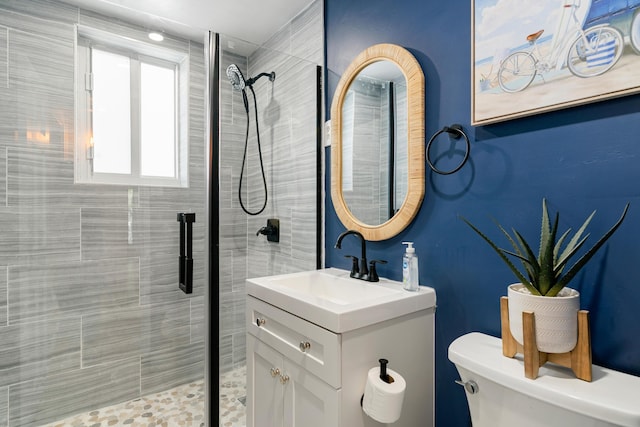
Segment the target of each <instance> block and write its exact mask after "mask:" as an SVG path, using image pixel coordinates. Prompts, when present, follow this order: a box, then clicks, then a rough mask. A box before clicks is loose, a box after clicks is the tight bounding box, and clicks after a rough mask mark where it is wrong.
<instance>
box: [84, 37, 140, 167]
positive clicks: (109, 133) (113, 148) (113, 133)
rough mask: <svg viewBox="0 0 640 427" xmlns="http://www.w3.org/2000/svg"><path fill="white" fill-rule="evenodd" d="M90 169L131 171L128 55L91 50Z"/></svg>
mask: <svg viewBox="0 0 640 427" xmlns="http://www.w3.org/2000/svg"><path fill="white" fill-rule="evenodd" d="M91 62H92V74H93V91H92V107H93V114H92V122H93V123H92V125H93V126H92V128H93V147H94V152H93V170H94V172H97V173H118V174H130V173H131V109H130V105H131V100H130V99H131V96H130V92H131V89H130V83H129V81H130V77H129V76H130V64H129V58H128V57H126V56H122V55H117V54H114V53H111V52H105V51H101V50H98V49H93V52H92V58H91Z"/></svg>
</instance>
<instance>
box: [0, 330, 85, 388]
mask: <svg viewBox="0 0 640 427" xmlns="http://www.w3.org/2000/svg"><path fill="white" fill-rule="evenodd" d="M0 342H1V343H2V347H0V387H3V386H9V385H13V384H17V383H19V382H23V381H28V380H32V379H33V380H35V379H42V378H43V377H47V376H51V375H56V374H59V373H63V372H67V371H70V370H74V369H79V368H80V318H74V319H67V320H61V321H46V322H35V323H26V324H20V325H12V326H5V327H3V328H0Z"/></svg>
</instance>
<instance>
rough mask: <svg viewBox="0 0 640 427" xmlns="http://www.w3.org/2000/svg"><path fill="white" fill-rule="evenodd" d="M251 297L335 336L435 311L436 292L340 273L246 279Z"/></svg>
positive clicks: (425, 288) (327, 270) (332, 271)
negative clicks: (405, 287)
mask: <svg viewBox="0 0 640 427" xmlns="http://www.w3.org/2000/svg"><path fill="white" fill-rule="evenodd" d="M247 293H248V294H249V295H252V296H254V297H256V298H259V299H261V300H263V301H265V302H267V303H269V304H272V305H274V306H276V307H278V308H281V309H283V310H285V311H288V312H289V313H292V314H295V315H296V316H299V317H302V318H304V319H307V320H309V321H311V322H313V323H315V324H317V325H319V326H322V327H324V328H326V329H329V330H330V331H333V332H337V333H342V332H347V331H350V330H354V329H358V328H362V327H365V326H368V325H371V324H374V323H378V322H382V321H385V320H389V319H393V318H395V317H400V316H403V315H405V314H409V313H413V312H416V311H420V310H425V309H431V308H433V307H435V302H436V295H435V291H434V290H433V289H432V288H428V287H425V286H421V287H420V290H419V291H418V292H407V291H405V290H404V289H402V284H401V283H399V282H395V281H392V280H387V279H384V278H380V281H379V282H365V281H364V280H358V279H353V278H350V277H349V272H348V271H346V270H340V269H336V268H328V269H324V270H312V271H305V272H301V273H292V274H283V275H279V276H269V277H259V278H255V279H248V280H247Z"/></svg>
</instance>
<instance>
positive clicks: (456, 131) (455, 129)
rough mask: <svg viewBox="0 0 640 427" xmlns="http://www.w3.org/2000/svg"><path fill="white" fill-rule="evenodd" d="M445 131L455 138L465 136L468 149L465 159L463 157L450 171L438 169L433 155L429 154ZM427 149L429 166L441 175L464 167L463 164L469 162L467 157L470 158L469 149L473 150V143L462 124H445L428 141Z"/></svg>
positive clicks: (449, 173)
mask: <svg viewBox="0 0 640 427" xmlns="http://www.w3.org/2000/svg"><path fill="white" fill-rule="evenodd" d="M443 132H447V133H448V134H449V136H451V137H452V138H454V139H460V137H461V136H464V140H465V142H466V144H467V149H466V151H465V153H464V159H462V162H461V163H460V164H459V165H458V166H457V167H456V168H455V169H452V170H450V171H441V170H440V169H438V168H437V167H436V166H435V165H434V164H433V162H432V161H431V156H430V154H429V150H431V144H432V143H433V141H434V140H435V139H436V138H437V137H438V136H439V135H440V134H441V133H443ZM426 151H427V153H426V157H427V163H428V164H429V167H430V168H431V170H432V171H434V172H435V173H439V174H440V175H451V174H452V173H455V172H458V171H459V170H460V169H462V166H464V164H465V163H467V159H469V151H471V143H470V142H469V137H468V136H467V134H466V133H465V132H464V130H462V125H458V124H455V125H451V126H445V127H443V128H442V129H440V130H439V131H438V132H436V133H435V134H434V135H433V136H432V137H431V139H430V140H429V142H428V143H427V148H426Z"/></svg>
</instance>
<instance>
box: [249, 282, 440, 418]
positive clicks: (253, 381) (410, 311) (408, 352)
mask: <svg viewBox="0 0 640 427" xmlns="http://www.w3.org/2000/svg"><path fill="white" fill-rule="evenodd" d="M330 273H331V274H337V273H335V272H333V271H332V272H330ZM340 274H342V273H340ZM347 274H348V272H347ZM274 277H276V276H274ZM251 280H253V279H251ZM251 280H250V281H251ZM353 280H355V279H353ZM250 281H248V282H247V283H248V287H247V290H248V294H249V295H248V296H247V312H246V313H247V314H246V316H247V317H246V324H247V427H271V426H278V427H280V426H283V427H294V426H295V427H303V426H304V427H378V426H380V425H382V424H380V423H378V422H376V421H374V420H372V419H371V418H369V417H368V416H367V415H366V414H365V413H364V411H363V410H362V407H361V405H360V399H361V397H362V395H363V393H364V388H365V384H366V379H367V374H368V371H369V369H371V368H373V367H376V366H378V359H380V358H385V359H388V360H389V368H390V369H392V370H394V371H396V372H398V373H399V374H400V375H402V376H403V377H404V378H405V380H406V382H407V389H406V392H405V397H404V403H403V409H402V415H401V417H400V419H399V420H398V421H397V422H396V423H394V424H393V425H394V427H395V426H397V427H416V426H420V427H432V426H433V425H434V409H433V407H434V362H433V357H434V311H435V293H434V291H433V290H432V289H431V288H423V289H421V292H422V295H421V296H419V297H417V295H407V294H419V292H418V293H406V292H405V293H398V295H397V297H396V296H391V297H389V298H388V299H393V298H396V299H397V300H398V301H396V302H394V303H395V304H398V305H396V306H392V305H391V304H394V303H391V304H389V305H385V304H383V303H380V302H379V303H377V305H374V302H371V303H367V307H362V305H360V306H358V307H359V308H357V309H356V308H351V307H347V306H342V307H338V306H336V307H335V309H334V312H335V313H338V315H337V317H335V318H336V319H339V320H340V322H337V323H336V322H334V323H331V324H325V325H323V326H324V327H323V326H321V324H322V323H323V322H322V320H321V316H320V317H317V316H318V313H319V312H317V311H314V310H315V308H314V307H312V306H311V305H308V304H307V303H304V302H303V301H302V300H301V299H295V298H288V297H287V298H285V299H279V298H281V294H280V293H279V294H278V295H276V296H275V297H273V298H271V296H270V295H271V294H269V293H268V292H267V291H265V290H264V289H266V287H265V286H269V285H268V284H267V285H262V284H260V283H259V282H260V281H259V280H257V279H256V280H253V282H252V283H250ZM356 282H361V281H357V280H356ZM262 283H267V281H262ZM340 283H341V284H342V282H340ZM390 283H391V282H390ZM396 284H397V282H393V285H388V286H389V288H390V289H393V286H395V285H396ZM366 285H367V286H376V285H369V284H366ZM398 286H399V289H402V288H401V285H398ZM274 289H275V287H274ZM364 289H365V291H366V290H367V289H366V288H364ZM278 292H280V291H278ZM402 292H404V291H402ZM428 293H432V295H430V296H429V298H427V294H428ZM385 298H386V297H385ZM360 299H362V300H364V299H366V295H364V296H363V297H362V298H360ZM399 299H402V301H399ZM427 299H428V300H429V301H430V302H429V303H428V304H426V305H425V304H424V303H423V302H419V301H422V300H427ZM267 300H271V301H270V302H273V303H274V304H277V305H278V307H276V305H272V304H270V303H268V302H267ZM412 301H414V302H412ZM358 304H359V303H358ZM327 306H328V303H327V304H325V307H327ZM352 307H355V305H352ZM372 309H373V310H375V314H373V315H372V312H371V310H372ZM323 310H324V309H323ZM340 310H344V311H340ZM347 311H348V314H346V313H347ZM314 316H316V317H314ZM372 316H373V317H372ZM372 318H375V320H374V321H372V320H371V319H372ZM308 319H313V320H314V321H309V320H308ZM318 319H320V320H318ZM334 324H336V325H338V327H335V326H332V325H334ZM330 329H336V330H334V331H332V330H330Z"/></svg>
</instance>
